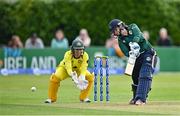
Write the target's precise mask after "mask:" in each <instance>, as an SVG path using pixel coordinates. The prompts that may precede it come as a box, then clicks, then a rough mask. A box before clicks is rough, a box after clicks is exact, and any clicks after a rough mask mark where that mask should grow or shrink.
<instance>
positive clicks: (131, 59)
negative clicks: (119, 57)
mask: <svg viewBox="0 0 180 116" xmlns="http://www.w3.org/2000/svg"><path fill="white" fill-rule="evenodd" d="M135 62H136V57H135V56H130V57H129V59H128V62H127V65H126V69H125V72H124V73H125V74H126V75H129V76H131V75H132V73H133V69H134V65H135Z"/></svg>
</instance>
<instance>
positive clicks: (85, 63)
mask: <svg viewBox="0 0 180 116" xmlns="http://www.w3.org/2000/svg"><path fill="white" fill-rule="evenodd" d="M88 60H89V56H88V54H87V53H86V52H84V55H83V62H82V65H81V75H84V76H85V74H86V71H87V67H88Z"/></svg>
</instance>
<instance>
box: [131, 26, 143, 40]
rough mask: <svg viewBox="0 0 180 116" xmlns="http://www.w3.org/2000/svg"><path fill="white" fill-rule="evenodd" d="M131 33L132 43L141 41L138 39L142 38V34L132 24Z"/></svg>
mask: <svg viewBox="0 0 180 116" xmlns="http://www.w3.org/2000/svg"><path fill="white" fill-rule="evenodd" d="M132 31H133V34H134V38H133V41H132V42H137V43H139V42H140V41H141V39H140V38H141V36H142V33H141V31H140V29H139V27H138V26H137V25H136V24H132Z"/></svg>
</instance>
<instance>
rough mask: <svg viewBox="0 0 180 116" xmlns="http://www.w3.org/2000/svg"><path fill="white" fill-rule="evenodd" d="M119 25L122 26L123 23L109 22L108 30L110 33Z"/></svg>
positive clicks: (114, 20) (115, 20)
mask: <svg viewBox="0 0 180 116" xmlns="http://www.w3.org/2000/svg"><path fill="white" fill-rule="evenodd" d="M121 24H123V22H122V21H121V20H119V19H113V20H111V21H110V22H109V30H110V31H111V32H113V31H114V29H115V28H116V27H117V26H120V25H121Z"/></svg>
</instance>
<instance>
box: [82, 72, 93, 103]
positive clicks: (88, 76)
mask: <svg viewBox="0 0 180 116" xmlns="http://www.w3.org/2000/svg"><path fill="white" fill-rule="evenodd" d="M85 77H86V80H87V81H88V87H87V88H86V89H85V90H82V91H81V93H80V97H79V99H80V101H84V102H90V100H89V99H88V97H89V95H90V92H91V89H92V86H93V82H94V75H93V74H91V73H90V72H89V71H88V70H87V71H86V75H85Z"/></svg>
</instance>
